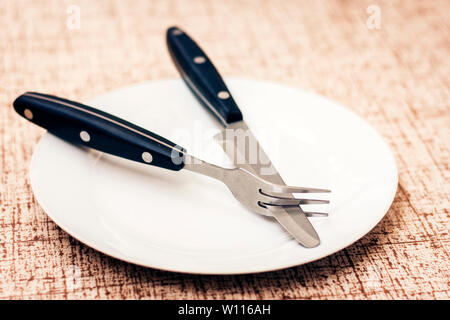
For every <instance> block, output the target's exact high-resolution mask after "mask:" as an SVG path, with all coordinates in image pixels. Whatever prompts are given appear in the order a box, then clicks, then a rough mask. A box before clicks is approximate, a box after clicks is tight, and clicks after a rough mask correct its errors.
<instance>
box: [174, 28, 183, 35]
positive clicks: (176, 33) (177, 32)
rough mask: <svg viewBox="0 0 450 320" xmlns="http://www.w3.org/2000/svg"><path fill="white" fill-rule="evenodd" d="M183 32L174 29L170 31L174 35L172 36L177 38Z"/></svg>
mask: <svg viewBox="0 0 450 320" xmlns="http://www.w3.org/2000/svg"><path fill="white" fill-rule="evenodd" d="M182 33H183V32H182V31H181V30H180V29H175V30H173V31H172V34H173V35H174V36H179V35H180V34H182Z"/></svg>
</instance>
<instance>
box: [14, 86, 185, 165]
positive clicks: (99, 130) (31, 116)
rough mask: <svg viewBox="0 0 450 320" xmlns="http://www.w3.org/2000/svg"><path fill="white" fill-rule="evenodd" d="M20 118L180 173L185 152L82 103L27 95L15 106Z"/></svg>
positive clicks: (68, 138) (77, 141) (78, 141)
mask: <svg viewBox="0 0 450 320" xmlns="http://www.w3.org/2000/svg"><path fill="white" fill-rule="evenodd" d="M13 105H14V109H15V110H16V112H17V113H18V114H20V115H21V116H23V117H24V118H26V119H27V120H29V121H31V122H33V123H34V124H37V125H38V126H41V127H43V128H45V129H47V130H48V131H49V132H51V133H52V134H54V135H56V136H58V137H60V138H62V139H64V140H66V141H68V142H71V143H75V144H81V145H84V146H86V147H89V148H93V149H96V150H99V151H102V152H106V153H109V154H112V155H115V156H119V157H122V158H126V159H129V160H133V161H137V162H141V163H145V164H150V165H154V166H158V167H161V168H166V169H169V170H175V171H178V170H180V169H182V168H183V166H184V158H185V153H186V150H184V149H183V148H181V147H179V146H177V145H175V144H174V143H173V142H170V141H169V140H167V139H165V138H163V137H160V136H158V135H156V134H154V133H152V132H150V131H147V130H145V129H143V128H140V127H138V126H136V125H134V124H132V123H129V122H127V121H125V120H122V119H120V118H117V117H115V116H113V115H110V114H108V113H106V112H103V111H100V110H97V109H95V108H92V107H88V106H85V105H83V104H81V103H77V102H73V101H70V100H66V99H62V98H58V97H55V96H51V95H46V94H41V93H35V92H27V93H24V94H22V95H21V96H19V97H18V98H17V99H16V100H15V101H14V103H13Z"/></svg>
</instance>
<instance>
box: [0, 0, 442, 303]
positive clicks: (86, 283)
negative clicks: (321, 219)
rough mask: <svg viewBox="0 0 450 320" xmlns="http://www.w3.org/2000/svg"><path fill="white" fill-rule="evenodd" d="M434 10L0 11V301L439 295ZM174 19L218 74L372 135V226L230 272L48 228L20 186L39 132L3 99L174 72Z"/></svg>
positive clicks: (25, 185)
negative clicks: (390, 183)
mask: <svg viewBox="0 0 450 320" xmlns="http://www.w3.org/2000/svg"><path fill="white" fill-rule="evenodd" d="M73 5H75V6H73ZM449 15H450V2H449V1H448V0H443V1H379V0H378V1H326V0H323V1H293V0H288V1H286V0H284V1H256V0H255V1H247V0H244V1H243V0H236V1H200V0H193V1H172V0H171V1H147V0H142V1H136V0H133V1H119V0H117V1H108V0H105V1H80V0H71V1H42V0H40V1H21V0H18V1H14V0H2V1H0V30H1V32H0V84H1V87H0V168H1V180H0V193H1V195H0V208H1V213H0V298H3V299H9V298H12V299H21V298H25V299H41V298H58V299H64V298H101V299H113V298H127V299H140V298H150V299H161V298H162V299H182V298H189V299H197V298H199V299H220V298H224V299H227V298H238V299H241V298H247V299H261V298H264V299H293V298H294V299H298V298H302V299H375V298H387V299H434V298H445V299H448V298H449V293H450V288H449V279H450V277H449V243H450V242H449V239H450V237H449V234H448V233H449V210H448V209H449V197H448V195H449V140H450V139H449V138H450V133H449V127H450V110H449V109H450V108H449V105H450V102H449V101H450V93H449V86H450V78H449V75H450V42H449V41H450V40H449V24H450V19H449V18H450V16H449ZM78 16H79V18H80V19H78ZM174 24H176V25H179V26H180V27H183V28H185V29H186V30H187V31H188V32H189V33H190V34H191V35H193V36H194V37H195V38H196V39H198V41H199V42H200V43H201V44H202V45H203V46H204V47H205V48H206V50H207V52H208V53H209V54H210V55H211V56H212V57H213V60H214V62H215V63H216V65H217V67H218V68H219V70H221V72H222V74H223V75H224V76H239V77H246V78H253V79H260V80H270V81H276V82H280V83H283V84H287V85H291V86H295V87H298V88H302V89H305V90H309V91H312V92H316V93H318V94H321V95H324V96H326V97H327V98H329V99H332V100H335V101H337V102H339V103H341V104H343V105H345V106H347V107H348V108H350V109H352V110H353V111H354V112H356V113H357V114H359V115H360V116H361V117H363V118H364V119H366V120H367V121H368V122H369V123H370V124H371V125H373V126H374V127H375V128H376V129H377V130H378V132H380V133H381V134H382V136H383V137H384V138H385V140H386V141H387V143H388V144H389V145H390V147H391V148H392V150H393V153H394V155H395V157H396V160H397V164H398V169H399V186H398V191H397V195H396V197H395V200H394V203H393V205H392V207H391V209H390V210H389V212H388V213H387V215H386V217H385V218H384V219H383V220H382V222H381V223H379V224H378V225H377V226H376V227H375V228H374V229H373V230H372V231H371V232H370V233H369V234H368V235H366V236H365V237H364V238H363V239H361V240H360V241H358V242H356V243H355V244H353V245H352V246H350V247H348V248H346V249H344V250H342V251H340V252H338V253H336V254H333V255H331V256H329V257H327V258H324V259H321V260H319V261H316V262H313V263H309V264H307V265H303V266H299V267H295V268H290V269H287V270H283V271H278V272H270V273H263V274H255V275H243V276H193V275H185V274H177V273H169V272H162V271H158V270H153V269H147V268H142V267H138V266H135V265H132V264H127V263H125V262H121V261H118V260H115V259H113V258H110V257H108V256H105V255H103V254H101V253H99V252H97V251H94V250H93V249H91V248H89V247H87V246H85V245H83V244H81V243H80V242H78V241H77V240H75V239H73V238H72V237H70V236H69V235H68V234H66V233H65V232H64V231H62V230H61V229H60V228H59V227H58V226H56V225H55V223H53V222H52V221H51V220H50V219H49V218H48V217H47V215H46V214H45V213H44V212H43V210H42V209H41V208H40V207H39V205H38V204H37V202H36V200H35V199H34V197H33V194H32V192H31V190H30V184H29V180H28V165H29V162H30V158H31V155H32V153H33V149H34V147H35V146H36V143H37V141H38V139H39V137H40V136H41V135H42V134H43V133H44V130H42V129H40V128H38V127H36V126H34V125H31V124H30V123H28V122H26V121H25V120H23V119H22V118H20V117H18V116H17V115H16V114H15V112H14V111H13V109H12V107H11V104H12V101H13V100H14V98H15V97H16V96H18V95H19V94H21V93H23V92H24V91H26V90H33V91H40V92H47V93H52V94H55V95H59V96H63V97H67V98H69V99H73V100H78V101H83V100H87V99H89V98H92V97H94V96H96V95H98V94H102V93H105V92H107V91H109V90H112V89H116V88H119V87H121V86H124V85H130V84H133V83H136V82H143V81H149V80H158V79H165V78H175V77H178V73H177V71H176V70H175V68H174V67H173V64H172V62H171V61H170V58H169V55H168V53H167V49H166V45H165V30H166V28H167V27H168V26H170V25H174ZM361 214H363V213H361Z"/></svg>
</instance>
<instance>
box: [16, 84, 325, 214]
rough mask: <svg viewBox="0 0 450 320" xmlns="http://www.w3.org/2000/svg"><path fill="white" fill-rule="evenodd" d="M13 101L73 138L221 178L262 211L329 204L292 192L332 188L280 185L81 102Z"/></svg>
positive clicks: (43, 97)
mask: <svg viewBox="0 0 450 320" xmlns="http://www.w3.org/2000/svg"><path fill="white" fill-rule="evenodd" d="M13 105H14V109H15V110H16V112H17V113H18V114H19V115H21V116H23V117H24V118H26V119H27V120H29V121H31V122H32V123H34V124H36V125H39V126H41V127H43V128H45V129H47V130H48V131H49V132H50V133H52V134H54V135H56V136H57V137H59V138H62V139H63V140H66V141H68V142H71V143H74V144H80V145H83V146H85V147H89V148H92V149H96V150H99V151H102V152H105V153H109V154H112V155H115V156H119V157H122V158H125V159H129V160H133V161H137V162H141V163H144V164H149V165H153V166H157V167H161V168H165V169H169V170H173V171H179V170H181V169H186V170H189V171H192V172H196V173H200V174H203V175H205V176H208V177H211V178H214V179H217V180H220V181H222V182H223V183H224V184H225V185H226V186H227V187H228V189H229V190H230V191H231V193H232V194H233V196H234V197H235V198H236V199H237V200H238V201H239V202H241V204H243V205H244V206H245V207H246V208H247V209H249V210H251V211H254V212H257V213H260V214H264V215H268V214H267V213H268V211H267V210H269V211H272V212H273V211H275V210H277V208H280V207H293V206H299V205H301V204H325V203H329V201H327V200H314V199H295V198H294V199H293V198H291V197H289V195H288V194H290V193H323V192H329V190H324V189H313V188H304V187H292V186H285V185H277V184H273V183H270V182H267V181H265V180H263V179H261V178H259V177H258V176H256V175H254V174H252V173H250V172H249V171H247V170H245V169H243V168H239V167H237V168H223V167H220V166H217V165H214V164H211V163H208V162H206V161H203V160H201V159H198V158H196V157H194V156H192V155H190V154H188V153H187V151H186V150H185V149H184V148H182V147H180V146H178V145H176V144H174V143H173V142H171V141H169V140H167V139H165V138H163V137H161V136H158V135H157V134H155V133H152V132H150V131H148V130H146V129H144V128H141V127H138V126H136V125H134V124H132V123H130V122H127V121H125V120H122V119H120V118H118V117H115V116H113V115H111V114H108V113H106V112H103V111H101V110H98V109H95V108H93V107H89V106H86V105H83V104H81V103H78V102H74V101H70V100H67V99H63V98H59V97H55V96H52V95H47V94H41V93H36V92H27V93H24V94H22V95H20V96H19V97H18V98H17V99H16V100H15V101H14V103H13ZM305 213H306V214H307V215H310V216H311V215H320V214H321V213H316V212H305Z"/></svg>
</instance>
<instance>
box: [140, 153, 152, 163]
mask: <svg viewBox="0 0 450 320" xmlns="http://www.w3.org/2000/svg"><path fill="white" fill-rule="evenodd" d="M142 160H144V161H145V162H147V163H150V162H152V161H153V157H152V155H151V154H150V152H143V153H142Z"/></svg>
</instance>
